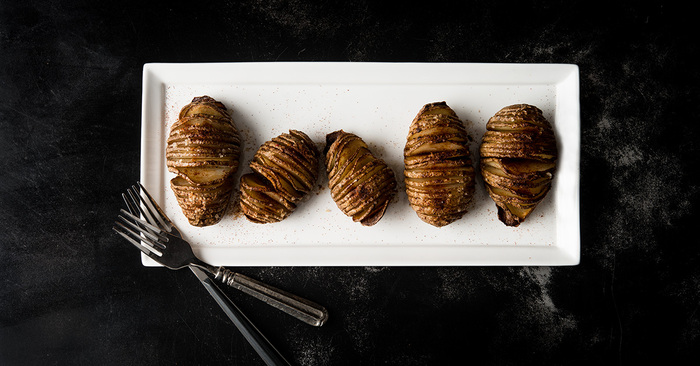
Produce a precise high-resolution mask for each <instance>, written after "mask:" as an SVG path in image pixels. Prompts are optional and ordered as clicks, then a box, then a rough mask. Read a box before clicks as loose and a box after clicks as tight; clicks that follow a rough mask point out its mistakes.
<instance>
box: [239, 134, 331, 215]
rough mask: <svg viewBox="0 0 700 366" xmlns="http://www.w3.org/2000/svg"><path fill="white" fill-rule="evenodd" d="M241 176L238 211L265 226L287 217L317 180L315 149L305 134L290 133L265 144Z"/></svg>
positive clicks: (316, 151)
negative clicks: (248, 171) (247, 172)
mask: <svg viewBox="0 0 700 366" xmlns="http://www.w3.org/2000/svg"><path fill="white" fill-rule="evenodd" d="M250 168H251V169H252V170H253V172H252V173H249V174H245V175H243V176H242V177H241V201H240V202H241V211H242V212H243V214H244V215H245V216H246V218H247V219H248V220H250V221H252V222H255V223H260V224H265V223H274V222H279V221H282V220H284V219H285V218H287V217H288V216H289V215H290V214H291V213H292V212H293V211H294V210H295V209H296V207H297V206H296V205H297V203H298V202H299V201H300V200H301V199H302V198H304V196H305V195H306V194H307V193H309V192H310V191H311V190H312V189H313V187H314V185H315V184H316V180H317V178H318V150H317V149H316V146H315V145H314V143H313V141H312V140H311V139H310V138H309V136H307V135H306V134H305V133H303V132H301V131H296V130H290V131H289V133H288V134H287V133H283V134H281V135H280V136H277V137H275V138H273V139H272V140H270V141H267V142H265V143H264V144H263V145H262V146H260V149H258V151H257V152H256V153H255V156H254V157H253V160H252V161H251V162H250Z"/></svg>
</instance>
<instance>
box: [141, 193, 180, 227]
mask: <svg viewBox="0 0 700 366" xmlns="http://www.w3.org/2000/svg"><path fill="white" fill-rule="evenodd" d="M136 184H138V186H139V188H140V189H141V192H143V193H144V195H145V196H146V198H147V199H143V197H142V196H141V195H139V198H141V199H142V201H143V203H145V204H146V206H147V207H148V209H149V210H150V211H151V212H152V213H153V215H154V216H155V217H156V218H157V219H158V221H160V224H161V225H162V227H163V228H165V231H168V232H170V229H171V227H172V226H173V223H172V221H170V218H169V217H168V216H167V215H166V214H165V212H163V210H162V209H161V208H160V206H158V203H156V201H155V200H154V199H153V197H151V194H150V193H148V191H147V190H146V187H144V186H143V185H142V184H141V182H136Z"/></svg>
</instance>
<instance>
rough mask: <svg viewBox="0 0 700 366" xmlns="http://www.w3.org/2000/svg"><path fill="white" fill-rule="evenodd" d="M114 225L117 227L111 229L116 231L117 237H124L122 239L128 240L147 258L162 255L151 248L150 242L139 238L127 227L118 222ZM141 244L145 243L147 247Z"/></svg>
mask: <svg viewBox="0 0 700 366" xmlns="http://www.w3.org/2000/svg"><path fill="white" fill-rule="evenodd" d="M115 224H117V226H118V227H117V226H113V227H112V229H113V230H114V231H116V232H117V233H118V234H119V235H121V236H122V237H124V239H126V240H128V241H129V242H130V243H131V244H134V245H135V246H136V247H137V248H139V249H141V251H142V252H144V253H145V254H146V255H148V256H149V257H151V256H152V254H154V255H157V256H162V255H163V253H162V252H161V251H159V250H158V249H156V248H154V247H152V245H153V243H152V242H150V239H147V238H144V237H142V236H140V235H139V234H138V233H136V232H135V231H133V230H131V229H129V228H128V227H126V226H125V225H124V224H122V223H121V222H119V221H117V222H115ZM135 238H138V239H139V240H138V241H137V240H136V239H135ZM141 243H146V244H149V245H143V244H141Z"/></svg>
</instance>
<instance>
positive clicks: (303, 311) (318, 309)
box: [214, 267, 328, 327]
mask: <svg viewBox="0 0 700 366" xmlns="http://www.w3.org/2000/svg"><path fill="white" fill-rule="evenodd" d="M214 278H216V279H217V280H220V281H221V282H223V283H225V284H227V285H229V286H231V287H233V288H236V289H238V290H241V291H243V292H245V293H246V294H248V295H251V296H253V297H255V298H257V299H258V300H261V301H263V302H265V303H266V304H268V305H271V306H273V307H275V308H277V309H279V310H282V311H284V312H285V313H287V314H289V315H291V316H293V317H295V318H297V319H299V320H301V321H303V322H305V323H307V324H310V325H313V326H316V327H320V326H322V325H323V324H324V323H325V322H326V320H327V319H328V311H327V310H326V308H324V307H323V306H321V305H318V304H316V303H314V302H312V301H309V300H307V299H304V298H301V297H299V296H297V295H294V294H290V293H289V292H286V291H284V290H280V289H278V288H275V287H273V286H270V285H268V284H265V283H262V282H260V281H258V280H255V279H252V278H250V277H248V276H245V275H242V274H240V273H236V272H233V271H231V270H228V269H226V268H224V267H219V268H217V270H216V273H214Z"/></svg>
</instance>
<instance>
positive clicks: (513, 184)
mask: <svg viewBox="0 0 700 366" xmlns="http://www.w3.org/2000/svg"><path fill="white" fill-rule="evenodd" d="M486 130H487V131H486V133H485V134H484V137H483V140H482V142H481V147H480V152H481V174H482V176H483V177H484V182H485V183H486V188H487V190H488V192H489V195H490V196H491V198H492V199H493V200H494V202H496V206H497V207H498V218H499V219H500V220H501V221H503V223H504V224H506V225H508V226H518V225H520V223H521V222H523V221H524V220H525V218H526V217H527V216H528V215H530V213H531V212H532V210H534V209H535V207H536V206H537V205H538V204H539V203H540V202H541V201H542V199H544V197H545V195H546V194H547V192H549V189H550V188H551V186H552V179H553V177H554V175H553V174H554V169H555V167H556V160H557V145H556V140H555V137H554V131H553V130H552V126H551V125H550V124H549V121H547V119H546V118H544V116H543V115H542V111H541V110H540V109H539V108H537V107H535V106H532V105H527V104H515V105H511V106H508V107H504V108H503V109H501V110H500V111H498V113H496V114H495V115H494V116H493V117H491V119H489V121H488V123H487V124H486Z"/></svg>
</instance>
